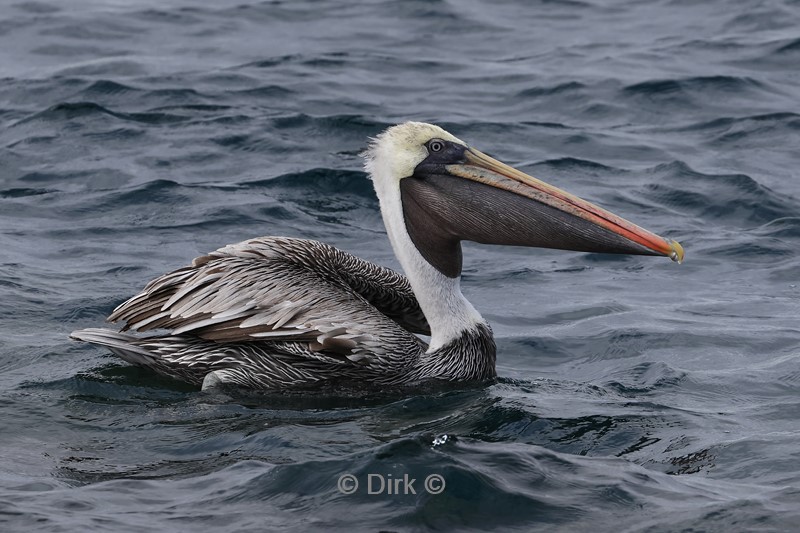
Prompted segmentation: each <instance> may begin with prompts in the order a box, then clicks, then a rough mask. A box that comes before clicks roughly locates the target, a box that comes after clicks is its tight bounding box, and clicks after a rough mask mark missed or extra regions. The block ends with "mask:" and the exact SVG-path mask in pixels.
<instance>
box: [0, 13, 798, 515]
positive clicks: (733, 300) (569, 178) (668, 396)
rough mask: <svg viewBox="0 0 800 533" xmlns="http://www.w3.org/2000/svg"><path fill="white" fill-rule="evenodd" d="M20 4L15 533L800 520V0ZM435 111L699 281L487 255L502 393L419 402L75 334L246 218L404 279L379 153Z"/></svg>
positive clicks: (8, 344) (3, 99)
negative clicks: (243, 385)
mask: <svg viewBox="0 0 800 533" xmlns="http://www.w3.org/2000/svg"><path fill="white" fill-rule="evenodd" d="M211 6H213V7H211ZM0 7H1V9H0V250H1V251H0V302H2V305H1V306H0V529H2V530H3V531H147V530H161V531H188V530H195V528H202V530H208V529H211V530H214V531H268V530H282V531H309V530H325V531H334V530H341V531H353V530H358V531H360V530H364V531H370V530H371V531H377V530H398V531H405V530H418V531H419V530H442V531H452V530H475V531H478V530H492V529H493V530H499V531H511V530H518V531H531V530H543V531H544V530H546V531H552V530H561V531H588V530H591V531H605V530H614V531H622V530H624V531H681V530H691V531H742V530H760V531H781V530H791V529H792V528H795V527H797V524H798V523H800V424H798V420H800V323H799V322H798V317H800V301H799V300H798V298H800V288H799V287H798V283H800V256H799V255H798V250H799V249H800V171H798V169H799V168H800V149H798V147H800V4H799V3H798V2H797V1H792V0H783V1H774V2H767V1H761V0H737V1H723V0H715V1H708V2H691V1H681V0H673V1H666V0H663V1H654V2H638V1H612V2H605V1H599V0H587V1H569V0H563V1H558V0H551V1H547V0H540V1H534V2H522V1H519V2H516V1H503V2H491V3H490V2H478V1H467V0H465V1H432V2H429V1H400V0H393V1H371V2H344V1H340V2H314V1H293V2H285V3H284V2H264V3H248V2H247V0H233V1H227V0H226V1H218V2H214V3H205V2H199V1H195V2H191V1H190V0H159V1H155V0H145V1H138V2H116V1H112V0H76V1H72V2H69V3H68V4H67V3H64V2H55V1H51V0H47V1H24V0H22V1H14V2H2V6H0ZM409 119H416V120H425V121H431V122H435V123H438V124H440V125H442V126H444V127H445V128H447V129H449V130H451V131H452V132H453V133H454V134H456V135H458V136H459V137H461V138H463V139H464V140H466V141H468V142H470V143H471V144H473V145H474V146H476V147H477V148H479V149H481V150H483V151H486V152H489V153H491V154H493V155H495V156H497V157H499V158H500V159H503V160H505V161H507V162H509V163H511V164H513V165H516V166H518V167H520V168H522V169H523V170H525V171H528V172H530V173H532V174H533V175H535V176H538V177H540V178H543V179H546V180H548V181H550V182H552V183H554V184H556V185H559V186H561V187H564V188H567V189H568V190H570V191H572V192H575V193H577V194H579V195H581V196H584V197H586V198H588V199H591V200H593V201H596V202H598V203H600V204H602V205H603V206H605V207H607V208H609V209H611V210H612V211H614V212H617V213H618V214H620V215H622V216H624V217H626V218H629V219H631V220H633V221H635V222H637V223H639V224H641V225H643V226H645V227H647V228H648V229H651V230H653V231H655V232H657V233H660V234H663V235H666V236H669V237H672V238H675V239H677V240H679V241H681V242H682V243H683V244H684V245H685V247H686V252H687V260H686V262H685V264H684V265H680V266H679V265H677V264H674V263H671V262H669V261H668V260H666V259H663V258H648V257H612V256H603V255H594V256H593V255H585V254H579V253H572V252H559V251H547V250H525V249H512V248H498V247H485V246H477V245H470V246H467V247H466V249H465V258H466V263H465V276H464V281H463V283H462V285H463V287H464V291H465V293H466V295H467V296H468V298H470V300H471V301H472V302H473V303H474V304H475V306H476V307H477V308H478V309H479V310H480V311H481V312H482V313H483V315H484V316H485V317H486V318H487V319H488V320H489V321H490V322H491V323H492V325H493V327H494V331H495V333H496V335H497V341H498V348H499V353H498V372H499V374H500V376H501V379H500V382H499V383H498V384H496V385H492V386H489V387H484V388H478V389H474V388H472V389H465V390H454V391H442V392H439V393H430V394H427V395H426V394H418V395H415V396H411V397H408V398H400V399H398V398H392V399H387V398H381V397H379V396H375V397H369V396H368V397H366V398H325V397H317V398H286V397H283V398H270V397H259V396H252V397H251V396H243V397H230V396H220V395H212V394H204V393H201V392H199V391H197V390H194V389H192V388H191V387H187V386H184V385H181V384H179V383H176V382H173V381H169V380H166V379H163V378H158V377H156V376H154V375H153V374H152V373H150V372H148V371H145V370H142V369H138V368H135V367H131V366H128V365H126V364H124V363H122V362H121V361H119V360H117V359H115V358H114V357H113V356H112V355H110V354H109V353H108V352H107V351H105V350H103V349H101V348H97V347H92V346H87V345H80V344H77V343H73V342H70V341H68V340H67V335H68V333H69V332H70V331H72V330H73V329H77V328H82V327H97V326H101V325H102V323H103V320H104V318H105V316H106V315H108V313H109V312H110V311H111V310H112V309H113V308H114V306H115V305H117V304H118V303H120V302H122V301H123V300H125V299H126V298H128V297H129V296H131V295H133V294H134V293H136V292H137V291H138V290H139V289H140V288H141V287H142V286H143V284H144V283H145V282H147V281H148V280H149V279H151V278H153V277H155V276H157V275H159V274H161V273H164V272H166V271H169V270H172V269H174V268H177V267H179V266H182V265H185V264H187V263H188V262H189V261H190V260H191V259H192V258H193V257H195V256H197V255H201V254H203V253H205V252H207V251H210V250H213V249H216V248H218V247H220V246H222V245H224V244H227V243H232V242H238V241H241V240H244V239H246V238H250V237H255V236H260V235H290V236H299V237H309V238H315V239H319V240H323V241H326V242H328V243H331V244H333V245H336V246H339V247H341V248H343V249H346V250H348V251H350V252H353V253H356V254H358V255H360V256H362V257H364V258H367V259H370V260H373V261H377V262H380V263H383V264H387V265H390V266H395V267H396V266H397V263H396V261H395V259H394V257H393V255H392V252H391V249H390V246H389V243H388V241H387V240H386V238H385V233H384V230H383V226H382V223H381V220H380V215H379V212H378V205H377V201H376V199H375V197H374V194H373V192H372V189H371V185H370V183H369V182H368V181H367V179H366V177H365V175H364V173H363V172H362V169H361V161H360V159H359V157H358V153H359V152H360V151H361V150H362V149H363V148H364V147H365V144H366V140H367V137H368V136H370V135H375V134H377V133H378V132H380V131H381V130H383V129H384V128H386V127H387V126H389V125H391V124H394V123H397V122H402V121H405V120H409ZM348 473H349V474H352V475H354V476H356V479H358V480H359V481H360V483H361V487H360V488H359V490H358V491H357V492H356V493H355V494H352V495H346V494H342V493H341V492H340V491H339V490H338V489H337V480H338V479H339V478H340V476H342V475H343V474H348ZM370 474H373V475H374V476H377V475H380V476H383V479H389V476H391V478H392V479H402V478H403V476H404V475H407V476H408V477H409V479H414V478H415V479H417V480H418V481H417V482H416V485H414V489H415V491H416V492H417V494H416V495H414V494H388V493H387V491H386V490H384V491H382V493H381V494H368V490H367V486H366V484H367V482H368V479H369V475H370ZM431 475H439V476H442V479H443V480H444V481H445V485H446V486H445V488H444V490H443V492H441V494H438V495H431V494H429V493H427V492H426V491H425V490H424V487H423V486H422V483H423V480H424V479H426V478H427V477H429V476H431ZM373 488H377V487H373Z"/></svg>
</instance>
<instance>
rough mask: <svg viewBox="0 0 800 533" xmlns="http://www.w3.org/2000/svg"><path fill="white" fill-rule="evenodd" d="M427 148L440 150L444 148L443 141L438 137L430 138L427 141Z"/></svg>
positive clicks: (432, 150)
mask: <svg viewBox="0 0 800 533" xmlns="http://www.w3.org/2000/svg"><path fill="white" fill-rule="evenodd" d="M428 150H429V151H431V152H441V151H442V150H444V141H442V140H440V139H431V140H430V141H428Z"/></svg>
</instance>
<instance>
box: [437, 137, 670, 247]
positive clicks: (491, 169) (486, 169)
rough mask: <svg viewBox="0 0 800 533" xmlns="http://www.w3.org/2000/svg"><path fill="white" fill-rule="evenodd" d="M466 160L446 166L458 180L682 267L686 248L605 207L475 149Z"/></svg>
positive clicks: (472, 149) (469, 152) (469, 150)
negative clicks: (576, 221) (542, 208)
mask: <svg viewBox="0 0 800 533" xmlns="http://www.w3.org/2000/svg"><path fill="white" fill-rule="evenodd" d="M464 156H465V162H464V163H461V164H452V165H447V166H445V168H446V170H447V171H448V172H449V173H450V174H452V175H454V176H459V177H461V178H465V179H468V180H471V181H475V182H478V183H483V184H485V185H489V186H492V187H495V188H498V189H503V190H506V191H509V192H512V193H515V194H518V195H521V196H525V197H527V198H530V199H531V200H535V201H537V202H541V203H542V204H545V205H547V206H550V207H552V208H554V209H557V210H559V211H562V212H564V213H567V214H570V215H573V216H575V217H578V218H581V219H583V220H585V221H587V222H590V223H591V224H593V225H596V226H599V227H601V228H605V229H606V230H608V231H610V232H612V233H614V234H616V235H618V236H620V237H623V238H625V239H627V240H628V241H631V242H633V243H636V244H637V245H640V246H642V247H644V248H645V249H646V250H647V251H649V252H650V253H652V254H653V255H663V256H667V257H669V258H670V259H672V260H673V261H677V262H678V263H680V262H682V261H683V256H684V253H683V247H682V246H681V245H680V244H679V243H678V242H676V241H668V240H666V239H664V238H663V237H659V236H658V235H656V234H654V233H651V232H649V231H647V230H645V229H643V228H640V227H639V226H637V225H636V224H633V223H631V222H628V221H627V220H625V219H623V218H620V217H618V216H616V215H615V214H613V213H610V212H608V211H606V210H605V209H603V208H601V207H598V206H596V205H594V204H592V203H590V202H587V201H586V200H583V199H581V198H578V197H577V196H575V195H573V194H570V193H568V192H566V191H562V190H561V189H559V188H557V187H554V186H552V185H549V184H547V183H545V182H543V181H541V180H538V179H536V178H534V177H533V176H529V175H528V174H525V173H524V172H520V171H519V170H517V169H515V168H513V167H510V166H508V165H506V164H505V163H502V162H500V161H498V160H496V159H494V158H492V157H489V156H488V155H486V154H484V153H482V152H480V151H478V150H475V149H474V148H467V149H466V151H465V152H464ZM640 253H641V252H640Z"/></svg>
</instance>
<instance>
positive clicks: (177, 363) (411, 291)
mask: <svg viewBox="0 0 800 533" xmlns="http://www.w3.org/2000/svg"><path fill="white" fill-rule="evenodd" d="M363 155H364V157H365V168H366V170H367V172H368V174H369V175H370V177H371V179H372V182H373V184H374V186H375V192H376V193H377V196H378V199H379V200H380V207H381V213H382V215H383V221H384V224H385V226H386V231H387V234H388V237H389V240H390V241H391V244H392V247H393V249H394V252H395V255H396V256H397V259H398V260H399V262H400V264H401V266H402V267H403V270H404V271H405V274H406V275H405V276H403V275H401V274H399V273H396V272H394V271H392V270H390V269H388V268H385V267H383V266H380V265H376V264H374V263H370V262H368V261H365V260H363V259H359V258H358V257H355V256H353V255H351V254H349V253H347V252H344V251H341V250H338V249H336V248H334V247H332V246H329V245H326V244H323V243H320V242H316V241H312V240H306V239H296V238H287V237H262V238H258V239H252V240H248V241H244V242H241V243H238V244H233V245H229V246H226V247H223V248H220V249H219V250H217V251H215V252H212V253H210V254H208V255H205V256H202V257H199V258H197V259H195V260H194V261H193V262H192V264H191V265H190V266H187V267H184V268H180V269H178V270H175V271H173V272H170V273H168V274H165V275H163V276H161V277H159V278H157V279H155V280H153V281H151V282H150V283H149V284H148V285H147V286H146V287H145V288H144V290H143V291H142V292H141V293H139V294H137V295H136V296H134V297H133V298H131V299H129V300H128V301H126V302H124V303H122V304H121V305H120V306H119V307H117V308H116V309H115V310H114V311H113V313H112V314H111V315H110V316H109V318H108V320H109V321H110V322H122V323H123V326H122V329H121V331H119V332H116V331H112V330H108V329H84V330H80V331H75V332H73V333H72V335H71V337H72V338H73V339H76V340H81V341H86V342H90V343H94V344H99V345H103V346H106V347H107V348H108V349H110V350H111V351H112V352H113V353H115V354H116V355H118V356H119V357H121V358H122V359H124V360H126V361H129V362H131V363H134V364H138V365H143V366H146V367H149V368H152V369H153V370H155V371H156V372H159V373H161V374H164V375H167V376H171V377H174V378H177V379H179V380H183V381H187V382H190V383H193V384H196V385H199V386H202V387H203V388H204V389H207V388H211V387H215V386H218V385H234V386H240V387H246V388H252V389H258V390H268V391H280V390H287V389H296V388H301V387H308V386H314V385H322V384H334V385H335V384H338V383H349V384H353V383H355V384H359V385H365V384H369V385H373V386H374V385H383V386H402V385H416V384H424V383H427V382H430V381H444V382H469V381H478V382H481V381H487V380H493V379H494V378H495V377H496V371H495V357H496V348H495V343H494V339H493V336H492V330H491V328H490V327H489V324H488V323H487V322H486V321H485V320H484V319H483V318H482V317H481V315H480V314H479V313H478V311H476V310H475V308H474V307H473V306H472V304H470V303H469V302H468V301H467V300H466V298H464V296H463V294H462V293H461V288H460V279H461V264H462V258H461V241H462V240H468V241H474V242H479V243H486V244H503V245H515V246H528V247H547V248H559V249H566V250H577V251H584V252H602V253H621V254H638V255H661V256H667V257H670V258H672V259H673V260H675V261H679V262H680V261H681V260H682V259H683V249H682V248H681V246H680V244H678V243H677V242H675V241H667V240H666V239H664V238H662V237H659V236H657V235H655V234H653V233H650V232H649V231H646V230H644V229H642V228H640V227H638V226H636V225H634V224H632V223H630V222H628V221H626V220H624V219H622V218H620V217H618V216H616V215H613V214H612V213H609V212H608V211H606V210H604V209H602V208H600V207H598V206H596V205H594V204H591V203H589V202H587V201H585V200H582V199H580V198H578V197H576V196H574V195H571V194H569V193H567V192H564V191H562V190H560V189H558V188H556V187H553V186H552V185H548V184H546V183H544V182H542V181H540V180H537V179H536V178H533V177H532V176H529V175H527V174H525V173H523V172H520V171H519V170H516V169H514V168H512V167H510V166H508V165H505V164H503V163H501V162H499V161H497V160H495V159H493V158H491V157H489V156H487V155H486V154H484V153H482V152H480V151H478V150H476V149H474V148H472V147H470V146H468V145H467V144H466V143H464V142H463V141H461V140H459V139H458V138H456V137H454V136H453V135H451V134H450V133H448V132H446V131H445V130H443V129H441V128H439V127H438V126H434V125H431V124H424V123H419V122H407V123H404V124H400V125H397V126H393V127H391V128H389V129H387V130H386V131H385V132H383V133H382V134H380V135H379V136H377V137H376V138H375V139H373V140H372V142H371V143H370V145H369V147H368V149H367V150H366V152H365V153H364V154H363ZM131 332H149V333H150V334H149V335H145V336H141V335H134V334H132V333H131ZM421 335H425V336H430V342H429V343H425V342H424V341H423V340H422V339H421V337H420V336H421Z"/></svg>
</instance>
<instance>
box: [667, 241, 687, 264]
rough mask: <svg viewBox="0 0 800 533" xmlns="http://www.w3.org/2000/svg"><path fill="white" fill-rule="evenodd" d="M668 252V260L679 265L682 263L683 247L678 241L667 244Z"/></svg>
mask: <svg viewBox="0 0 800 533" xmlns="http://www.w3.org/2000/svg"><path fill="white" fill-rule="evenodd" d="M669 247H670V250H672V251H671V252H670V253H669V258H670V259H672V260H673V261H675V262H676V263H678V264H679V265H680V264H681V263H683V256H684V252H683V246H681V243H679V242H678V241H670V243H669Z"/></svg>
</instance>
